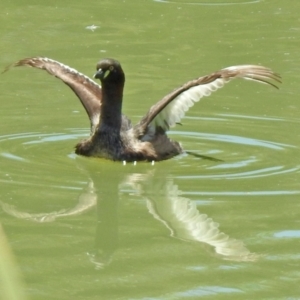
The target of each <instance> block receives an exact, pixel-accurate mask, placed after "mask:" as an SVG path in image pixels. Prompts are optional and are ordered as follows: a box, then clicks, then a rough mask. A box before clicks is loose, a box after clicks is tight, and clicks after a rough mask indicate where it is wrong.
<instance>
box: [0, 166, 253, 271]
mask: <svg viewBox="0 0 300 300" xmlns="http://www.w3.org/2000/svg"><path fill="white" fill-rule="evenodd" d="M120 168H122V169H123V171H122V172H120V173H119V174H117V175H114V177H113V178H111V180H110V184H108V179H107V178H102V180H100V179H99V178H96V177H95V178H96V179H97V180H96V179H95V180H93V179H92V178H91V179H90V181H89V183H88V185H87V188H86V190H85V191H84V192H83V193H82V194H81V195H80V196H79V199H78V204H77V205H76V206H75V207H73V208H71V209H62V210H60V211H56V212H50V213H39V214H33V213H28V212H24V211H20V210H18V209H17V208H16V207H15V206H13V205H9V204H7V203H4V202H0V205H1V206H2V209H3V211H5V212H6V213H7V214H9V215H11V216H14V217H16V218H20V219H26V220H31V221H34V222H39V223H41V222H53V221H55V220H56V219H57V218H66V217H71V216H74V215H79V214H82V213H85V212H86V211H88V210H90V209H92V208H94V207H96V209H97V225H96V234H95V245H94V250H93V251H90V252H89V253H88V256H89V259H90V261H91V262H92V263H93V264H94V265H95V268H96V269H102V268H105V267H106V266H107V265H108V264H109V263H110V262H111V261H112V259H113V254H114V252H115V251H116V250H117V248H118V236H119V224H118V223H119V222H118V201H119V199H120V195H122V194H124V193H127V194H128V189H129V188H130V190H131V192H132V191H133V192H134V193H135V195H137V196H138V197H139V198H143V199H145V201H146V204H147V208H148V211H149V213H150V214H151V215H152V216H153V218H154V219H156V220H158V221H159V222H161V223H162V224H163V225H164V226H165V227H166V228H167V229H168V230H169V231H170V235H171V236H172V237H174V238H178V239H181V240H184V241H194V242H197V243H198V244H200V245H203V246H207V245H209V246H210V247H209V248H210V249H211V248H213V249H214V253H215V255H217V256H219V257H221V258H223V259H226V260H233V261H254V260H256V259H257V258H258V257H259V255H257V254H255V253H251V252H250V251H249V250H248V249H247V248H246V247H245V245H244V244H243V242H242V241H239V240H236V239H234V238H231V237H229V236H228V235H227V234H225V233H223V232H221V231H220V229H219V224H218V223H216V222H215V221H213V219H212V218H210V217H208V216H207V215H206V214H204V213H201V212H200V211H199V210H198V207H197V205H196V203H195V202H193V201H191V200H190V199H188V198H187V197H182V195H181V194H182V192H181V191H180V190H179V188H178V186H177V185H175V184H174V182H173V179H172V178H171V177H168V176H165V180H162V177H161V176H155V175H156V172H155V169H154V167H152V169H151V170H150V171H148V172H147V173H126V170H125V169H126V168H127V166H126V167H121V166H120ZM95 185H96V186H97V188H95ZM141 226H142V224H141ZM121 234H122V233H121Z"/></svg>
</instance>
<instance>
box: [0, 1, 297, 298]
mask: <svg viewBox="0 0 300 300" xmlns="http://www.w3.org/2000/svg"><path fill="white" fill-rule="evenodd" d="M1 6H2V17H1V22H2V26H1V27H0V34H1V44H0V50H1V59H0V61H1V66H2V68H4V67H5V66H6V65H8V64H10V63H12V62H13V61H15V60H17V59H20V58H23V57H27V56H33V55H43V56H48V57H51V58H54V59H57V60H59V61H62V62H64V63H66V64H69V65H71V66H72V67H74V68H77V69H78V70H80V71H81V72H83V73H85V74H87V75H89V76H91V75H92V74H93V72H94V66H95V63H96V62H97V60H98V59H100V58H102V57H107V56H108V57H115V58H117V59H119V60H120V61H121V62H122V65H123V67H124V69H125V72H126V75H127V84H126V91H125V94H126V96H125V103H124V111H125V113H126V114H128V115H130V116H131V117H132V120H133V121H134V122H136V121H137V120H138V119H139V118H140V117H141V116H142V115H143V114H144V113H145V112H146V111H147V109H148V108H149V107H150V106H151V104H152V103H154V102H155V101H157V100H159V99H160V98H161V97H162V96H163V95H165V94H166V93H167V92H169V91H170V90H172V89H173V88H174V87H176V86H178V85H180V84H182V83H184V82H185V81H187V80H189V79H192V78H194V77H197V76H200V75H204V74H206V73H208V72H211V71H214V70H217V69H220V68H223V67H226V66H230V65H235V64H243V63H257V64H263V65H266V66H270V67H271V68H272V69H274V70H276V71H278V72H279V73H280V74H281V75H282V77H283V82H284V84H283V85H282V86H281V87H280V90H275V89H272V88H271V87H268V86H264V85H259V84H255V83H252V82H245V81H236V82H233V83H231V84H230V85H228V86H226V87H225V88H224V89H222V90H220V91H219V92H217V93H216V94H214V95H213V96H211V97H210V98H204V99H203V100H201V103H198V104H197V105H196V106H195V107H193V109H191V110H190V111H189V112H188V114H187V117H186V118H185V119H184V120H183V122H182V123H183V126H178V127H176V128H175V129H174V131H172V132H171V133H170V135H171V136H172V138H174V139H176V140H179V141H181V142H182V143H183V145H184V147H185V149H188V150H192V151H194V152H196V153H198V154H201V155H206V156H209V157H213V158H215V159H217V160H218V161H214V160H209V159H199V158H196V157H192V156H186V155H183V156H180V157H177V158H174V159H172V160H169V161H166V162H161V163H157V164H155V165H154V166H151V165H150V164H145V163H138V164H137V165H136V166H134V165H133V164H127V165H126V166H123V165H122V164H121V163H113V162H110V161H105V160H97V159H86V158H83V157H78V156H76V155H74V153H73V146H74V145H75V144H76V142H77V141H79V140H80V139H82V138H84V137H86V136H88V134H89V129H88V126H89V124H88V120H87V117H86V115H85V112H84V110H83V108H82V107H81V105H80V103H79V101H78V100H77V99H76V98H75V96H74V95H73V93H72V92H71V91H70V90H69V89H68V88H67V87H66V86H64V85H63V84H62V83H61V82H59V81H58V80H56V79H54V78H51V77H50V76H49V75H48V74H45V73H43V72H42V71H38V70H33V69H29V68H22V69H21V68H20V69H19V68H18V69H12V70H11V71H9V72H8V73H5V74H2V75H1V81H0V84H1V99H2V101H1V111H0V120H1V121H0V128H1V136H0V164H1V169H0V186H1V189H0V201H1V202H0V205H1V207H0V216H1V223H2V225H3V228H4V232H5V235H6V237H7V240H8V243H9V245H10V247H11V249H12V251H13V253H14V255H15V258H16V260H17V265H18V266H19V268H20V270H21V273H22V275H23V281H24V283H25V290H26V294H27V295H28V299H185V298H187V299H198V298H201V299H202V298H203V299H206V298H207V299H212V298H213V299H300V287H299V277H300V271H299V260H300V255H299V244H300V243H299V238H300V227H299V209H300V206H299V194H300V189H299V179H300V173H299V170H300V164H299V147H300V140H299V133H298V131H299V130H298V128H299V115H300V110H299V107H300V106H299V99H298V98H299V97H298V94H299V84H298V82H299V75H298V73H299V72H298V70H299V65H300V54H299V46H300V45H299V34H300V27H299V4H298V2H297V1H292V0H288V1H276V0H272V1H263V0H261V1H242V0H240V1H238V0H234V1H227V0H222V1H221V0H219V1H196V0H195V1H179V0H174V1H151V0H149V1H137V0H135V1H134V0H132V1H98V2H93V1H84V2H77V3H75V2H74V1H72V2H71V1H64V2H53V1H43V2H41V1H30V2H27V3H26V4H24V3H23V2H21V1H14V3H12V2H11V1H7V0H4V1H2V5H1ZM92 25H94V26H92ZM7 271H8V270H7Z"/></svg>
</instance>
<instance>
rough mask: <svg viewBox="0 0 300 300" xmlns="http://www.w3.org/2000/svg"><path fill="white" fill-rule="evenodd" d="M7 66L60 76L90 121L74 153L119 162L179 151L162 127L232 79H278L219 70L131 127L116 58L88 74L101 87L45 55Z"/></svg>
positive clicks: (260, 71) (258, 69) (247, 70)
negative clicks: (96, 80) (87, 131)
mask: <svg viewBox="0 0 300 300" xmlns="http://www.w3.org/2000/svg"><path fill="white" fill-rule="evenodd" d="M13 66H15V67H17V66H31V67H34V68H38V69H43V70H46V71H47V72H48V73H50V74H51V75H54V76H55V77H57V78H59V79H61V80H62V81H63V82H64V83H65V84H67V85H68V86H69V87H70V88H71V89H72V90H73V91H74V93H75V94H76V95H77V97H78V98H79V100H80V101H81V103H82V105H83V106H84V108H85V110H86V112H87V114H88V116H89V119H90V123H91V135H90V137H89V138H88V139H86V140H83V141H81V142H80V143H78V144H77V145H76V147H75V149H76V150H75V152H76V153H77V154H80V155H85V156H95V157H104V158H108V159H112V160H120V161H141V160H146V161H159V160H164V159H168V158H171V157H173V156H175V155H178V154H180V153H182V152H183V149H182V147H181V145H180V144H179V143H178V142H175V141H172V140H170V139H169V138H168V136H167V135H166V131H167V130H168V129H169V128H170V127H172V126H174V125H175V124H176V123H179V122H180V120H181V118H182V117H183V116H184V114H185V112H186V111H187V110H188V109H189V108H190V107H191V106H193V104H194V103H195V102H197V101H199V100H200V99H201V98H202V97H203V96H209V95H210V94H211V93H212V92H213V91H215V90H217V89H219V88H221V87H223V86H224V84H225V83H227V82H229V81H230V80H231V79H233V78H238V77H241V78H245V79H252V80H254V81H257V82H263V83H267V84H270V85H272V86H274V87H276V85H275V84H274V83H272V81H273V82H275V83H276V82H280V76H279V75H278V74H276V73H274V72H272V71H271V70H270V69H268V68H265V67H262V66H255V65H241V66H235V67H229V68H225V69H222V70H220V71H217V72H214V73H212V74H210V75H207V76H203V77H199V78H197V79H195V80H192V81H188V82H187V83H185V84H184V85H182V86H181V87H179V88H177V89H175V90H174V91H172V92H171V93H169V94H168V95H166V96H165V97H164V98H162V99H161V100H160V101H158V102H157V103H156V104H154V105H153V106H152V107H151V108H150V110H149V111H148V113H147V114H146V115H145V116H144V117H143V118H142V119H141V120H140V122H138V123H137V124H136V125H135V126H132V124H131V122H130V120H129V119H128V118H127V117H126V116H124V115H123V114H122V100H123V88H124V83H125V74H124V72H123V70H122V68H121V65H120V63H119V62H118V61H116V60H114V59H109V58H107V59H104V60H101V61H100V62H99V63H98V64H97V67H96V69H97V72H96V74H95V76H94V77H95V78H97V79H100V81H101V86H99V85H98V84H96V83H95V82H94V81H92V80H91V79H90V78H88V77H87V76H85V75H83V74H81V73H79V72H78V71H77V70H75V69H72V68H70V67H68V66H66V65H64V64H62V63H60V62H58V61H55V60H52V59H50V58H45V57H32V58H25V59H22V60H20V61H18V62H16V63H14V64H13ZM8 69H9V68H7V69H6V70H8Z"/></svg>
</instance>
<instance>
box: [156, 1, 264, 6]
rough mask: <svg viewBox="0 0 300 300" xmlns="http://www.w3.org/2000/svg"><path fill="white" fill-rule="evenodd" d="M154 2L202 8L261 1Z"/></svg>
mask: <svg viewBox="0 0 300 300" xmlns="http://www.w3.org/2000/svg"><path fill="white" fill-rule="evenodd" d="M153 1H154V2H159V3H168V4H169V3H170V4H180V5H203V6H224V5H241V4H255V3H259V2H262V1H263V0H252V1H247V0H244V1H240V0H239V1H232V0H231V1H228V2H225V3H224V2H220V1H210V2H195V1H194V2H181V1H169V0H153Z"/></svg>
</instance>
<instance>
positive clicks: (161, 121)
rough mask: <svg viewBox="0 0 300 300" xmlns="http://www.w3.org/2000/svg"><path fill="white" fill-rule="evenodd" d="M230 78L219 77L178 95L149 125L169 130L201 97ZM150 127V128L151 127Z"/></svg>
mask: <svg viewBox="0 0 300 300" xmlns="http://www.w3.org/2000/svg"><path fill="white" fill-rule="evenodd" d="M229 80H230V79H228V78H218V79H216V80H215V81H213V82H210V83H208V84H202V85H198V86H194V87H192V88H190V89H188V90H186V91H185V92H183V93H181V94H180V95H178V96H177V97H176V98H175V99H174V100H173V101H172V102H171V103H170V104H169V105H167V106H166V107H165V108H164V109H163V110H162V111H161V112H160V113H159V114H158V115H157V116H156V117H155V118H154V120H153V121H152V122H151V123H150V126H149V127H154V128H155V127H162V128H163V129H165V130H167V129H169V127H173V126H175V125H176V123H179V122H180V120H181V119H182V118H183V117H184V115H185V113H186V112H187V111H188V110H189V109H190V108H191V107H192V106H193V105H194V104H195V102H198V101H199V100H200V99H201V98H203V97H204V96H209V95H210V94H211V93H212V92H214V91H216V90H217V89H219V88H221V87H223V86H224V84H225V83H226V82H228V81H229ZM149 129H150V128H149Z"/></svg>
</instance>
